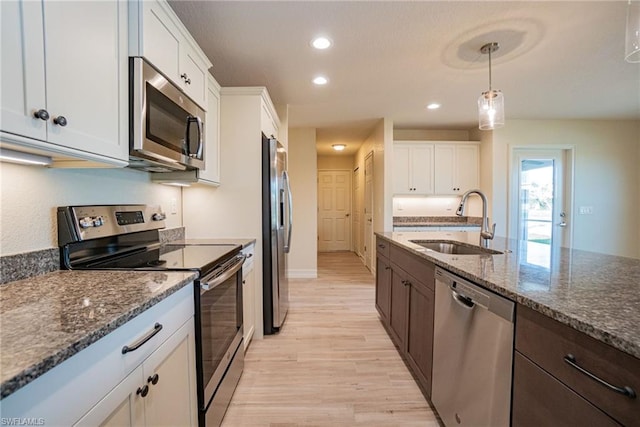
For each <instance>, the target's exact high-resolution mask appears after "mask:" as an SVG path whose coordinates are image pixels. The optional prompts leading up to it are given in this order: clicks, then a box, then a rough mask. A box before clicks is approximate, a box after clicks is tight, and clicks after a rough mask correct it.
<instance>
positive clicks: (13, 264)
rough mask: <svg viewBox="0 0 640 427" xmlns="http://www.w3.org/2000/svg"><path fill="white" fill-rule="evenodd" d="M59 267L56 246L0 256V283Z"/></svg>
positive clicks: (36, 274)
mask: <svg viewBox="0 0 640 427" xmlns="http://www.w3.org/2000/svg"><path fill="white" fill-rule="evenodd" d="M59 268H60V250H59V249H58V248H51V249H43V250H40V251H33V252H25V253H23V254H17V255H7V256H3V257H0V284H3V283H9V282H13V281H15V280H22V279H26V278H28V277H33V276H39V275H41V274H46V273H49V272H52V271H56V270H58V269H59Z"/></svg>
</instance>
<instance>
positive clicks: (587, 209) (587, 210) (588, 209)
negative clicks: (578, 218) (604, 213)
mask: <svg viewBox="0 0 640 427" xmlns="http://www.w3.org/2000/svg"><path fill="white" fill-rule="evenodd" d="M578 212H579V213H580V215H593V206H580V209H578Z"/></svg>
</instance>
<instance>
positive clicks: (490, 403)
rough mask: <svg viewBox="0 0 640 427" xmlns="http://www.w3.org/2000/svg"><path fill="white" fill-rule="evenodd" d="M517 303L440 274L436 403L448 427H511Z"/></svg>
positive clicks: (435, 351)
mask: <svg viewBox="0 0 640 427" xmlns="http://www.w3.org/2000/svg"><path fill="white" fill-rule="evenodd" d="M514 306H515V304H514V303H513V301H510V300H508V299H506V298H503V297H501V296H499V295H497V294H494V293H493V292H491V291H488V290H486V289H484V288H481V287H479V286H477V285H475V284H473V283H471V282H469V281H468V280H465V279H462V278H460V277H458V276H456V275H454V274H451V273H449V272H448V271H445V270H442V269H441V268H436V301H435V317H434V334H433V341H434V342H433V383H432V394H431V400H432V402H433V404H434V405H435V407H436V409H437V411H438V414H439V415H440V418H442V421H443V422H444V424H445V425H446V426H457V425H461V426H491V427H494V426H508V425H509V418H510V413H511V371H512V369H511V366H512V355H513V314H514Z"/></svg>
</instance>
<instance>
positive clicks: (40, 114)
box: [33, 108, 49, 121]
mask: <svg viewBox="0 0 640 427" xmlns="http://www.w3.org/2000/svg"><path fill="white" fill-rule="evenodd" d="M33 117H35V118H36V119H40V120H44V121H47V120H49V112H48V111H47V110H45V109H44V108H41V109H39V110H38V111H35V112H34V113H33Z"/></svg>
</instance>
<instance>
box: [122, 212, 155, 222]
mask: <svg viewBox="0 0 640 427" xmlns="http://www.w3.org/2000/svg"><path fill="white" fill-rule="evenodd" d="M154 215H155V214H154ZM116 221H118V225H131V224H143V223H144V215H143V214H142V211H129V212H119V211H116Z"/></svg>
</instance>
